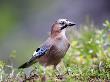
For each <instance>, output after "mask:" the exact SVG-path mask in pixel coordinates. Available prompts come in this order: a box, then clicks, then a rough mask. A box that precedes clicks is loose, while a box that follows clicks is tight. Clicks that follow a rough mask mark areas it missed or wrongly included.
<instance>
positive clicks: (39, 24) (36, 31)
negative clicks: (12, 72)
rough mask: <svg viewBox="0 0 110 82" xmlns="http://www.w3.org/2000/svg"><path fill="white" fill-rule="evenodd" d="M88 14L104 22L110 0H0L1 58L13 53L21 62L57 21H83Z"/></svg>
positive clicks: (17, 62) (95, 21)
mask: <svg viewBox="0 0 110 82" xmlns="http://www.w3.org/2000/svg"><path fill="white" fill-rule="evenodd" d="M86 16H90V17H91V19H92V20H93V21H94V23H95V25H98V26H101V25H102V23H103V21H104V20H105V19H110V0H0V60H5V61H7V62H8V61H10V60H9V57H10V55H11V54H13V53H14V54H16V57H15V60H14V61H15V65H17V66H18V65H20V64H21V63H23V62H25V61H26V60H27V59H29V57H31V55H32V53H33V51H34V50H35V49H36V48H37V47H38V46H39V44H40V43H42V42H43V41H45V39H46V38H47V36H48V32H49V31H50V28H51V25H52V23H53V22H54V21H56V20H57V19H59V18H67V19H70V20H72V21H74V22H76V23H77V25H80V24H83V23H84V22H83V21H84V20H85V17H86Z"/></svg>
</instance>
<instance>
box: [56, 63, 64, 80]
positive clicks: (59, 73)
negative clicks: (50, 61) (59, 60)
mask: <svg viewBox="0 0 110 82" xmlns="http://www.w3.org/2000/svg"><path fill="white" fill-rule="evenodd" d="M54 69H55V70H56V71H57V72H58V74H56V77H57V78H58V79H63V75H62V73H61V71H60V69H59V66H55V65H54Z"/></svg>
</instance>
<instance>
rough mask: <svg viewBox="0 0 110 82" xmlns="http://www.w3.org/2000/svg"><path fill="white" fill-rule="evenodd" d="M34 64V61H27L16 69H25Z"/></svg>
mask: <svg viewBox="0 0 110 82" xmlns="http://www.w3.org/2000/svg"><path fill="white" fill-rule="evenodd" d="M34 63H35V62H34V61H28V62H26V63H24V64H22V65H21V66H19V67H18V69H21V68H27V67H29V66H31V65H32V64H34Z"/></svg>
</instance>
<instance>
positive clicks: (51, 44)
mask: <svg viewBox="0 0 110 82" xmlns="http://www.w3.org/2000/svg"><path fill="white" fill-rule="evenodd" d="M74 25H75V23H73V22H70V21H68V20H67V19H58V20H57V21H56V22H55V23H54V24H53V25H52V27H51V33H50V36H49V37H48V39H47V40H46V41H45V42H44V43H43V44H42V45H41V46H40V47H39V48H37V49H36V51H35V52H34V53H33V55H32V58H30V60H29V61H27V62H26V63H24V64H23V65H21V66H20V67H19V68H27V67H29V66H31V65H32V64H34V63H36V62H39V63H40V64H41V65H42V66H43V67H44V74H45V68H46V66H49V65H53V66H54V68H55V69H56V70H57V71H58V69H57V68H56V66H57V65H58V64H59V63H60V61H61V59H62V58H63V57H64V56H65V54H66V52H67V50H68V48H69V46H70V43H69V41H68V39H67V37H66V35H65V32H66V29H67V28H68V27H71V26H74Z"/></svg>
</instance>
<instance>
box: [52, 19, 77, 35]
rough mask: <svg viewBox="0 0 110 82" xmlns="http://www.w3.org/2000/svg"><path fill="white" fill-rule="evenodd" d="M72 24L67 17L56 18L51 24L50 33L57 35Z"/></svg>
mask: <svg viewBox="0 0 110 82" xmlns="http://www.w3.org/2000/svg"><path fill="white" fill-rule="evenodd" d="M74 25H75V23H73V22H70V21H69V20H67V19H58V20H57V21H56V22H55V23H54V24H53V26H52V29H51V34H55V35H57V34H59V33H62V32H65V30H66V28H67V27H71V26H74Z"/></svg>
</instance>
